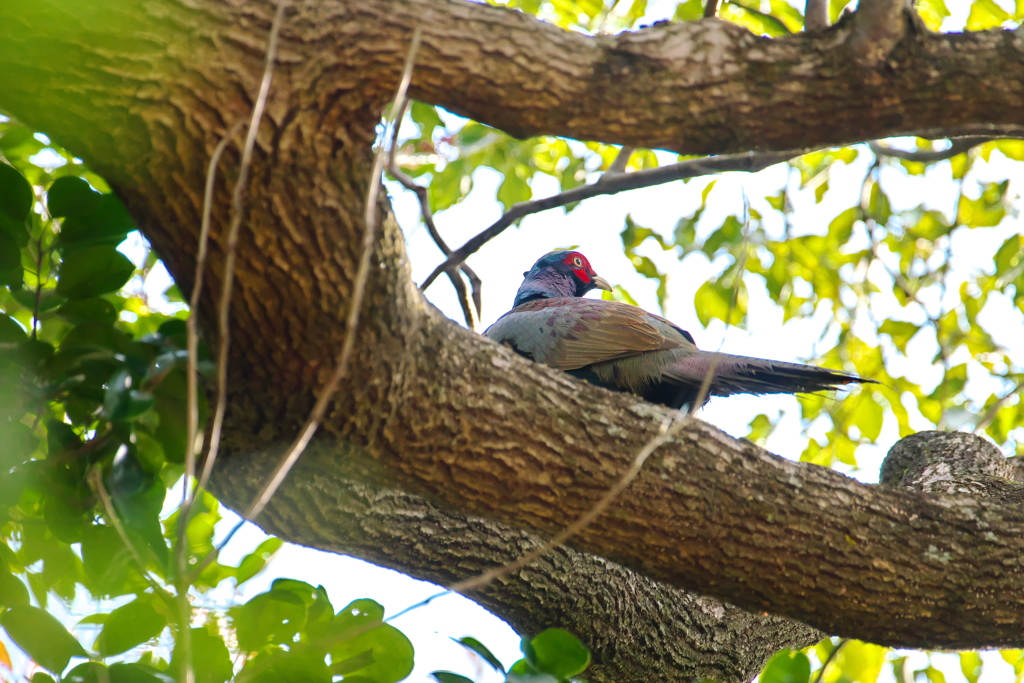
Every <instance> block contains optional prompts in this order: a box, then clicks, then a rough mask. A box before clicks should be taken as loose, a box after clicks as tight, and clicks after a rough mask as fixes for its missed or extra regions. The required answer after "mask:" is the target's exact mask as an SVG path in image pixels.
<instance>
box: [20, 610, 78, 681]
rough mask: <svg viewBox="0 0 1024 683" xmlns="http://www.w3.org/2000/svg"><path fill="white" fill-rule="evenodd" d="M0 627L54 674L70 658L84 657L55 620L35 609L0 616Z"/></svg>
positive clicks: (63, 666) (61, 668) (65, 664)
mask: <svg viewBox="0 0 1024 683" xmlns="http://www.w3.org/2000/svg"><path fill="white" fill-rule="evenodd" d="M0 625H2V626H3V627H4V630H6V631H7V635H9V636H10V637H11V640H13V641H14V642H15V643H17V645H18V647H20V648H21V649H22V650H24V651H25V652H27V653H28V656H29V657H31V658H32V659H34V660H36V661H37V662H38V663H39V665H40V666H42V667H43V668H45V669H48V670H49V671H52V672H53V673H55V674H60V673H61V672H63V671H64V669H65V668H67V665H68V662H69V661H71V658H72V657H87V656H88V653H87V652H86V651H85V648H83V647H82V646H81V645H80V644H79V642H78V641H77V640H76V639H75V637H74V636H72V635H71V634H70V633H68V630H67V629H66V628H64V625H63V624H61V623H60V622H59V621H57V618H56V617H54V616H53V615H51V614H49V613H48V612H46V611H45V610H42V609H39V608H38V607H32V606H30V605H17V606H15V607H12V608H10V609H9V610H7V611H6V612H4V613H3V615H0Z"/></svg>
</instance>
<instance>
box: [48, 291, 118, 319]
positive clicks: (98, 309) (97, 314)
mask: <svg viewBox="0 0 1024 683" xmlns="http://www.w3.org/2000/svg"><path fill="white" fill-rule="evenodd" d="M57 315H59V316H60V317H62V318H64V319H65V320H67V321H68V322H69V323H71V324H72V325H84V324H85V323H100V324H101V325H113V324H114V323H115V322H116V321H117V310H116V309H115V308H114V305H113V304H112V303H110V302H109V301H107V300H106V299H100V298H98V297H95V298H90V299H80V300H78V301H68V302H67V303H65V304H64V305H62V306H61V307H60V308H58V309H57Z"/></svg>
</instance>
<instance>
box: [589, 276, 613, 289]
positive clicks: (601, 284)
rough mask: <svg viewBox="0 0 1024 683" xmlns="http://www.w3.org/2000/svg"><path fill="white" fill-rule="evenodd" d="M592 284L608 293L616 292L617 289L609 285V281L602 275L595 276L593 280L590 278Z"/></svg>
mask: <svg viewBox="0 0 1024 683" xmlns="http://www.w3.org/2000/svg"><path fill="white" fill-rule="evenodd" d="M590 284H592V285H594V287H596V288H598V289H603V290H604V291H606V292H611V291H614V289H615V288H614V287H612V286H611V285H610V284H608V281H607V280H605V279H604V278H603V277H601V276H600V275H595V276H593V277H592V278H590Z"/></svg>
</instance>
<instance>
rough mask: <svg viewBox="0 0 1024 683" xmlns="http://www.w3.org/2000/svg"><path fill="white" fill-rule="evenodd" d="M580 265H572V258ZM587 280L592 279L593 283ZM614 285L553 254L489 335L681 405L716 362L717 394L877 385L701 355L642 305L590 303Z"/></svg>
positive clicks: (585, 374)
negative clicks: (594, 293) (590, 295)
mask: <svg viewBox="0 0 1024 683" xmlns="http://www.w3.org/2000/svg"><path fill="white" fill-rule="evenodd" d="M574 259H576V260H577V261H580V260H581V261H582V264H583V265H582V266H581V267H580V268H571V267H570V268H568V269H566V268H565V267H564V266H565V265H570V266H571V265H572V262H573V260H574ZM582 278H587V279H586V281H584V280H582ZM594 287H602V288H607V283H605V282H604V281H603V280H601V279H600V278H599V277H597V274H596V273H594V272H593V269H592V268H590V264H589V262H587V260H586V259H585V258H584V257H583V256H582V255H581V254H578V253H577V252H554V253H552V254H548V255H546V256H544V257H542V258H541V259H540V260H539V261H538V262H537V263H536V264H535V265H534V267H533V268H532V269H531V270H530V271H528V272H527V273H526V278H525V280H524V281H523V284H522V285H521V286H520V288H519V292H518V293H517V295H516V305H515V307H514V308H513V309H512V310H511V311H509V312H508V313H506V314H505V315H503V316H502V317H501V318H499V319H498V320H497V321H496V322H495V323H494V324H493V325H491V327H489V328H488V329H487V330H486V331H485V332H484V335H486V336H487V337H489V338H491V339H493V340H494V341H496V342H499V343H502V344H507V345H509V346H510V347H512V348H513V349H514V350H515V351H517V352H518V353H520V354H522V355H523V356H526V357H527V358H530V359H531V360H534V361H536V362H538V363H544V364H545V365H549V366H551V367H553V368H557V369H559V370H563V371H565V372H568V373H569V374H572V375H574V376H576V377H579V378H580V379H584V380H587V381H589V382H591V383H593V384H597V385H600V386H603V387H605V388H607V389H613V390H616V391H628V392H631V393H634V394H636V395H638V396H641V397H643V398H644V399H646V400H648V401H651V402H653V403H662V404H664V405H667V406H670V407H673V408H678V407H680V406H682V405H690V404H692V403H693V402H694V401H695V400H696V399H697V398H698V393H699V389H700V386H701V383H702V382H703V381H704V377H705V375H706V374H707V372H708V371H709V369H710V368H711V367H712V365H714V378H713V380H712V382H711V385H710V390H709V391H708V398H710V397H711V396H729V395H732V394H744V393H747V394H779V393H783V394H793V393H804V392H815V391H824V390H828V389H836V388H838V387H839V386H841V385H843V384H850V383H862V382H872V381H873V380H867V379H863V378H861V377H857V376H855V375H849V374H846V373H842V372H836V371H833V370H827V369H825V368H818V367H815V366H812V365H801V364H798V363H785V362H780V361H771V360H763V359H760V358H748V357H745V356H734V355H730V354H721V353H714V352H709V351H701V350H700V349H698V348H697V345H696V344H695V343H694V340H693V337H692V336H691V335H690V334H689V333H688V332H686V331H685V330H682V329H681V328H679V327H677V326H676V325H674V324H672V323H671V322H670V321H668V320H666V319H664V318H662V317H660V316H657V315H653V314H651V313H648V312H647V311H644V310H643V309H641V308H638V307H636V306H631V305H629V304H625V303H619V302H615V301H602V300H599V299H583V298H581V296H582V294H585V293H586V292H587V291H589V290H590V289H593V288H594Z"/></svg>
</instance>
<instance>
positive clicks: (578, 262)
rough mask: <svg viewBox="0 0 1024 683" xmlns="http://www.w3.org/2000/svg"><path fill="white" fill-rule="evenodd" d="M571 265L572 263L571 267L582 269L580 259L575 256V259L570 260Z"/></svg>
mask: <svg viewBox="0 0 1024 683" xmlns="http://www.w3.org/2000/svg"><path fill="white" fill-rule="evenodd" d="M572 263H573V265H574V266H576V267H577V268H582V267H583V261H581V260H580V257H579V256H577V257H576V258H574V259H573V260H572Z"/></svg>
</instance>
